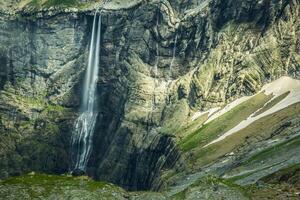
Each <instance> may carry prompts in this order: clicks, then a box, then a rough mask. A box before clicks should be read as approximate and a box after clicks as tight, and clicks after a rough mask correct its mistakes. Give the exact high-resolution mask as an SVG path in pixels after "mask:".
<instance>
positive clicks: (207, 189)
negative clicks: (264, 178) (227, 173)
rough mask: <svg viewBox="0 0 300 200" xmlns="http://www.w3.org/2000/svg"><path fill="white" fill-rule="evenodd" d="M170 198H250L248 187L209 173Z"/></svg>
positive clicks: (176, 199)
mask: <svg viewBox="0 0 300 200" xmlns="http://www.w3.org/2000/svg"><path fill="white" fill-rule="evenodd" d="M170 199H172V200H179V199H180V200H181V199H249V194H248V192H247V189H246V188H244V187H242V186H239V185H237V184H235V183H234V182H232V181H230V180H226V179H222V178H220V177H217V176H213V175H209V176H205V177H202V178H201V179H199V180H197V181H196V182H195V183H193V184H191V185H190V186H189V187H188V188H186V189H184V190H183V191H180V192H178V193H176V194H174V195H173V196H172V197H171V198H170Z"/></svg>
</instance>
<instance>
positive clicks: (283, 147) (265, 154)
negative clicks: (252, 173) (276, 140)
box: [246, 136, 300, 164]
mask: <svg viewBox="0 0 300 200" xmlns="http://www.w3.org/2000/svg"><path fill="white" fill-rule="evenodd" d="M295 147H300V136H298V137H295V138H292V139H290V140H288V141H285V142H282V143H280V144H277V145H274V146H272V147H269V148H267V149H265V150H263V151H261V152H259V153H257V154H255V155H253V156H252V157H251V158H250V159H248V160H247V162H246V163H247V164H249V163H259V162H260V161H262V160H265V159H267V158H270V157H274V156H276V155H277V154H278V152H287V151H288V150H290V149H293V148H295Z"/></svg>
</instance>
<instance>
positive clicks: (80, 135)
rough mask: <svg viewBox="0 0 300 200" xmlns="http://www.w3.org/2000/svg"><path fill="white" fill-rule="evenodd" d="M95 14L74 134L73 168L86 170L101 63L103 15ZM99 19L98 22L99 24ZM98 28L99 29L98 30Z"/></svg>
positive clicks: (91, 141)
mask: <svg viewBox="0 0 300 200" xmlns="http://www.w3.org/2000/svg"><path fill="white" fill-rule="evenodd" d="M97 17H98V16H97V12H96V13H95V16H94V21H93V28H92V36H91V42H90V48H89V57H88V67H87V69H86V72H85V78H84V84H83V96H82V103H81V110H80V112H81V113H80V116H79V117H78V118H77V120H76V121H75V126H74V132H73V134H72V144H71V145H72V168H73V170H81V171H85V170H86V166H87V162H88V160H89V157H90V154H91V149H92V145H93V134H94V130H95V125H96V120H97V116H98V112H97V109H96V87H97V77H98V72H99V64H100V47H101V43H100V42H101V15H99V17H98V20H97ZM97 21H98V24H97ZM96 28H97V30H96Z"/></svg>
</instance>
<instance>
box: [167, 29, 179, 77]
mask: <svg viewBox="0 0 300 200" xmlns="http://www.w3.org/2000/svg"><path fill="white" fill-rule="evenodd" d="M177 40H178V35H177V34H176V35H175V38H174V47H173V52H172V60H171V63H170V68H169V70H170V75H169V78H170V79H171V78H172V71H173V64H174V60H175V57H176V46H177Z"/></svg>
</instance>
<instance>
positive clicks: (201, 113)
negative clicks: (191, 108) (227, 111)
mask: <svg viewBox="0 0 300 200" xmlns="http://www.w3.org/2000/svg"><path fill="white" fill-rule="evenodd" d="M220 109H221V107H217V108H212V109H209V110H207V111H204V112H201V111H199V112H196V113H195V114H194V115H193V116H192V121H195V120H196V119H198V118H199V117H202V116H203V115H205V114H207V113H208V117H210V116H212V115H213V114H214V113H215V112H217V111H218V110H220Z"/></svg>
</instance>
